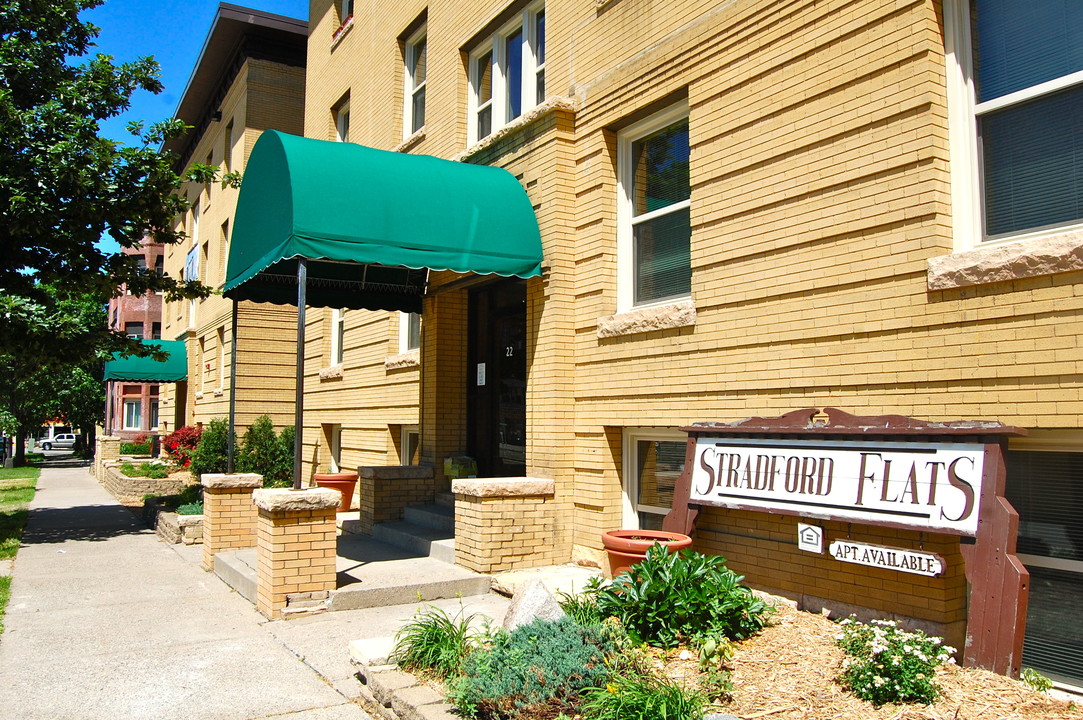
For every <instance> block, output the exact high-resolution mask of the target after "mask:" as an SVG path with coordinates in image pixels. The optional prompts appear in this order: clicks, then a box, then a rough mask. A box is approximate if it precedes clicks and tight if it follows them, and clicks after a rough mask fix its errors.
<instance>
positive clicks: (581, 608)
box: [557, 592, 603, 625]
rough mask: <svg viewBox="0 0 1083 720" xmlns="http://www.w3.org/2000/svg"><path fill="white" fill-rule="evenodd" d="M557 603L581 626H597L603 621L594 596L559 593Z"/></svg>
mask: <svg viewBox="0 0 1083 720" xmlns="http://www.w3.org/2000/svg"><path fill="white" fill-rule="evenodd" d="M557 602H558V603H559V604H560V608H561V609H562V610H563V611H564V613H565V614H566V615H567V616H568V617H570V618H572V619H573V620H575V621H576V622H577V623H579V624H580V625H597V624H598V623H600V622H601V621H602V620H603V618H602V613H601V611H599V610H598V603H597V602H596V601H595V600H594V596H593V595H590V594H587V593H582V594H578V595H576V594H574V593H572V594H569V593H566V592H561V593H558V596H557Z"/></svg>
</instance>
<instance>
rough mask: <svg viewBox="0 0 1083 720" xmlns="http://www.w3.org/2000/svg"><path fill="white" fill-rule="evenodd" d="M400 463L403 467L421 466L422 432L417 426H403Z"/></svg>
mask: <svg viewBox="0 0 1083 720" xmlns="http://www.w3.org/2000/svg"><path fill="white" fill-rule="evenodd" d="M399 449H400V453H401V455H400V457H399V462H400V463H402V464H403V465H420V464H421V431H420V430H419V429H418V426H417V425H403V426H402V435H401V438H400V444H399Z"/></svg>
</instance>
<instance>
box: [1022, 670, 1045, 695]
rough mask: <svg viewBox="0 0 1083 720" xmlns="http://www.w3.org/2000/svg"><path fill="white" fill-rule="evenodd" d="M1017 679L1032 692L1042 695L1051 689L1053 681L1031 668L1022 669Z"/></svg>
mask: <svg viewBox="0 0 1083 720" xmlns="http://www.w3.org/2000/svg"><path fill="white" fill-rule="evenodd" d="M1019 679H1020V680H1022V681H1023V682H1024V683H1025V684H1026V686H1027V687H1029V688H1030V689H1031V690H1033V691H1034V692H1040V693H1044V692H1049V691H1050V690H1052V689H1053V681H1052V680H1050V679H1049V678H1047V677H1046V676H1045V675H1042V674H1041V673H1040V672H1038V671H1037V670H1035V669H1034V668H1032V667H1026V668H1023V672H1022V673H1020V674H1019Z"/></svg>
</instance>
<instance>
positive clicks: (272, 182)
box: [223, 130, 542, 312]
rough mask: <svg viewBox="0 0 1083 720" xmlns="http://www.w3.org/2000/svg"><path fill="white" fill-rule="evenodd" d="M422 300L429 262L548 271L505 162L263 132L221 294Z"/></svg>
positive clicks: (352, 302) (522, 273) (398, 302)
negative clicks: (303, 272) (302, 265)
mask: <svg viewBox="0 0 1083 720" xmlns="http://www.w3.org/2000/svg"><path fill="white" fill-rule="evenodd" d="M298 258H306V259H308V263H307V266H308V267H307V275H308V282H307V288H308V289H307V302H306V304H307V305H311V306H315V307H321V306H322V307H349V308H370V309H383V310H403V311H407V312H418V311H420V310H421V297H422V295H423V294H424V292H425V283H426V280H427V271H428V270H453V271H455V272H461V273H467V272H472V273H478V274H485V275H488V274H496V275H503V276H517V277H522V278H526V277H532V276H535V275H540V274H541V260H542V254H541V236H540V234H539V232H538V223H537V219H536V218H535V217H534V208H533V206H532V205H531V203H530V199H529V198H528V197H527V194H526V191H525V190H524V189H523V187H522V185H520V184H519V181H518V180H516V179H515V177H514V176H513V175H512V174H511V173H509V172H507V171H506V170H503V169H501V168H496V167H490V166H487V165H471V164H468V163H460V162H452V161H449V160H442V159H440V158H435V157H431V156H428V155H410V154H407V153H395V152H387V151H384V150H374V149H373V148H368V147H365V146H363V145H357V144H354V143H339V142H328V141H324V140H313V139H310V138H302V137H297V136H294V135H287V134H285V133H281V132H278V131H275V130H268V131H266V132H264V133H263V134H262V135H261V136H260V139H259V140H258V141H257V142H256V145H255V147H254V148H253V149H252V154H251V156H250V157H249V160H248V165H247V166H246V168H245V173H244V183H243V185H242V187H241V192H240V197H239V199H238V201H237V213H236V216H235V219H234V224H233V231H232V238H231V240H230V245H229V262H228V267H227V272H226V282H225V286H224V288H223V290H224V294H225V295H226V297H229V298H233V299H237V300H254V301H256V302H272V303H279V304H296V302H297V260H298Z"/></svg>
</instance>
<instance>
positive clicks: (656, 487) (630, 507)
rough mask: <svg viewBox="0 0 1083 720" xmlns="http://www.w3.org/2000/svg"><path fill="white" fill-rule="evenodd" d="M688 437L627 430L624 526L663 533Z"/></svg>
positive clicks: (663, 431)
mask: <svg viewBox="0 0 1083 720" xmlns="http://www.w3.org/2000/svg"><path fill="white" fill-rule="evenodd" d="M687 440H688V438H687V436H686V435H685V434H684V433H681V432H678V431H676V430H667V429H661V428H635V429H629V430H625V431H624V472H623V475H624V526H625V527H626V528H628V529H632V530H661V529H662V520H663V519H664V518H665V516H666V514H667V513H669V511H670V509H672V507H673V490H674V488H675V487H676V485H677V478H678V477H680V475H681V473H682V472H683V471H684V453H685V447H686V445H687Z"/></svg>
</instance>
